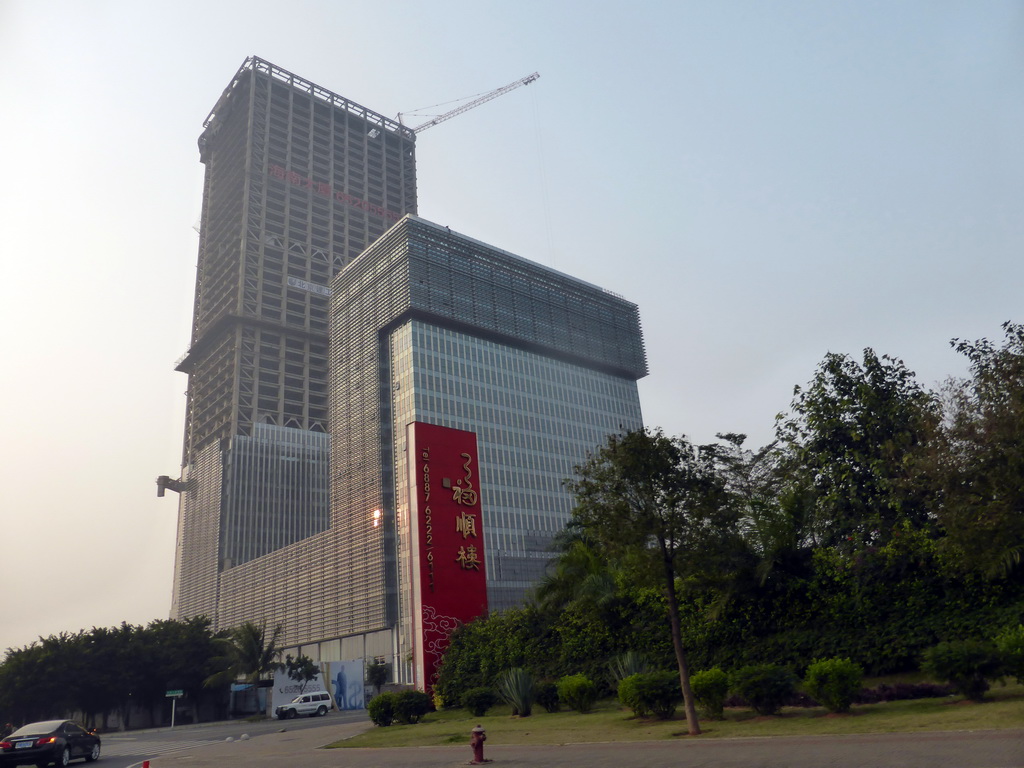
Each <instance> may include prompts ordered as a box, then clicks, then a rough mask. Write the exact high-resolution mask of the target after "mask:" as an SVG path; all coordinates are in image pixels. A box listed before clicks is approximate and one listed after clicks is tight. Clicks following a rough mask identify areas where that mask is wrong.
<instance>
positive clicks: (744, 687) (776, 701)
mask: <svg viewBox="0 0 1024 768" xmlns="http://www.w3.org/2000/svg"><path fill="white" fill-rule="evenodd" d="M796 682H797V679H796V675H794V674H793V673H792V672H791V671H790V670H789V669H788V668H786V667H782V666H779V665H778V664H754V665H751V666H748V667H742V668H741V669H738V670H737V671H736V672H734V673H733V677H732V687H733V688H734V689H735V690H736V692H737V693H738V694H739V695H740V696H742V697H743V698H744V699H745V700H746V702H747V704H749V705H750V706H751V707H752V708H753V710H754V711H755V712H757V713H758V714H759V715H774V714H775V713H776V712H778V711H779V709H781V708H782V705H783V704H784V703H785V702H786V700H787V699H788V698H789V697H790V696H792V695H793V692H794V690H795V689H796Z"/></svg>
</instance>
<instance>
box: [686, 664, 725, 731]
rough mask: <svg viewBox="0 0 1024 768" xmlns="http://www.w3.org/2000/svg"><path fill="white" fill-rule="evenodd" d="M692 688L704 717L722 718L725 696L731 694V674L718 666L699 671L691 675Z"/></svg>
mask: <svg viewBox="0 0 1024 768" xmlns="http://www.w3.org/2000/svg"><path fill="white" fill-rule="evenodd" d="M690 689H691V690H692V691H693V697H694V698H695V699H696V700H697V706H698V707H699V708H700V713H701V714H702V715H703V716H704V717H707V718H711V719H713V720H721V719H722V713H723V711H724V710H725V697H726V696H728V695H729V676H728V675H727V674H725V672H723V671H722V670H720V669H719V668H718V667H712V668H711V669H705V670H703V671H702V672H697V673H695V674H693V675H691V676H690Z"/></svg>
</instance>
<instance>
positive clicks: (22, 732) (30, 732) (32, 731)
mask: <svg viewBox="0 0 1024 768" xmlns="http://www.w3.org/2000/svg"><path fill="white" fill-rule="evenodd" d="M63 722H64V721H63V720H45V721H43V722H41V723H29V724H28V725H23V726H21V728H19V729H18V730H16V731H15V732H14V733H12V734H11V735H10V736H8V737H7V738H9V739H10V738H13V737H15V736H38V735H40V734H43V733H50V731H56V730H57V729H58V728H60V726H61V723H63Z"/></svg>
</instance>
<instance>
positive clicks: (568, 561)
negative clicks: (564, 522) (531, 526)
mask: <svg viewBox="0 0 1024 768" xmlns="http://www.w3.org/2000/svg"><path fill="white" fill-rule="evenodd" d="M555 547H556V549H557V550H558V555H557V556H556V557H555V558H554V559H553V560H552V561H551V562H550V563H549V565H548V569H547V572H546V573H545V574H544V576H543V577H542V578H541V580H540V581H539V582H538V584H537V586H536V587H535V588H534V592H533V599H534V600H535V601H536V602H537V604H538V605H539V607H540V608H541V609H542V610H550V611H558V610H563V609H565V608H566V606H568V605H569V604H570V603H573V602H582V603H586V604H587V605H590V606H594V607H600V606H603V605H606V604H607V603H608V602H609V600H610V599H611V598H612V597H614V596H615V594H616V591H617V589H618V586H617V584H616V581H615V568H614V565H613V564H612V563H610V562H609V560H608V557H607V555H606V554H605V553H603V552H601V551H600V549H599V548H598V547H597V546H595V542H594V541H593V540H591V538H590V537H589V536H587V535H586V533H585V532H583V531H582V530H580V528H579V526H578V525H574V524H572V523H570V525H569V526H567V527H566V528H565V530H563V531H562V533H561V534H559V535H558V536H556V538H555Z"/></svg>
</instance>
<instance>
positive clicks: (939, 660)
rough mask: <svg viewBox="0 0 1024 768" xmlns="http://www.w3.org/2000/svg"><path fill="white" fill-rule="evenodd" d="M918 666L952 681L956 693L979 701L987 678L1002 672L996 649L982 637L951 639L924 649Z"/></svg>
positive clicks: (992, 677) (983, 695)
mask: <svg viewBox="0 0 1024 768" xmlns="http://www.w3.org/2000/svg"><path fill="white" fill-rule="evenodd" d="M921 668H922V669H923V670H924V671H925V672H927V673H928V674H929V675H932V676H933V677H935V678H938V679H939V680H945V681H946V682H948V683H950V684H952V686H953V687H954V688H955V689H956V690H957V692H958V693H960V694H962V695H963V696H966V697H967V698H968V699H971V700H972V701H981V700H982V699H984V698H985V691H987V690H988V681H989V680H995V679H996V678H998V677H999V676H1000V675H1001V674H1002V672H1003V664H1002V659H1001V658H1000V655H999V649H998V648H996V646H995V644H994V643H990V642H986V641H984V640H951V641H949V642H946V643H939V644H938V645H936V646H934V647H932V648H929V649H928V650H927V651H925V652H924V659H923V663H922V664H921Z"/></svg>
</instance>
